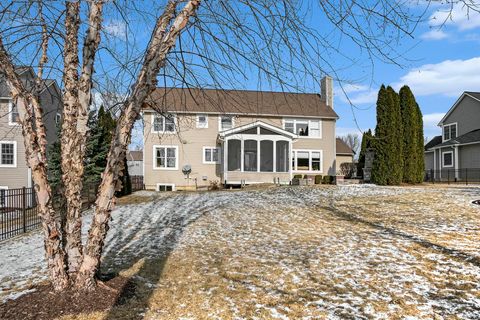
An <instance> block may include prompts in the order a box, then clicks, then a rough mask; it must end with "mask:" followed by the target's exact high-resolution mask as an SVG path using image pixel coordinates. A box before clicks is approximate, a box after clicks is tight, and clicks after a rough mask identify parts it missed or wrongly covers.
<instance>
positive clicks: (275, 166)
mask: <svg viewBox="0 0 480 320" xmlns="http://www.w3.org/2000/svg"><path fill="white" fill-rule="evenodd" d="M272 142H273V172H277V141H272Z"/></svg>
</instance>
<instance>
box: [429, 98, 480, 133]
mask: <svg viewBox="0 0 480 320" xmlns="http://www.w3.org/2000/svg"><path fill="white" fill-rule="evenodd" d="M465 97H470V98H472V99H474V100H476V101H478V102H480V92H472V91H465V92H463V93H462V95H461V96H460V98H458V99H457V101H455V103H454V104H453V106H452V107H451V108H450V110H448V112H447V113H446V114H445V116H443V118H442V120H440V122H439V123H438V126H442V125H443V123H444V122H445V120H446V119H447V118H448V117H449V116H450V115H451V114H452V112H453V110H455V109H456V108H457V107H458V106H459V105H460V104H461V102H462V101H463V99H464V98H465Z"/></svg>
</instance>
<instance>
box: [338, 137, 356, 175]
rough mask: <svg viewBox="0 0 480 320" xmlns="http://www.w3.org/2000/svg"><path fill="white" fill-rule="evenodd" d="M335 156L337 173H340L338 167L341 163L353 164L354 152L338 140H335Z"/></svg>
mask: <svg viewBox="0 0 480 320" xmlns="http://www.w3.org/2000/svg"><path fill="white" fill-rule="evenodd" d="M335 143H336V148H335V150H336V156H337V161H336V164H337V173H339V172H341V169H340V166H341V165H342V163H353V157H354V155H355V152H354V151H353V150H352V148H350V147H349V146H348V145H347V144H346V143H345V141H343V140H342V139H340V138H336V141H335Z"/></svg>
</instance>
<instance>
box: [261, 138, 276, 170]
mask: <svg viewBox="0 0 480 320" xmlns="http://www.w3.org/2000/svg"><path fill="white" fill-rule="evenodd" d="M260 171H261V172H273V141H270V140H263V141H260Z"/></svg>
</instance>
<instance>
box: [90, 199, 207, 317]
mask: <svg viewBox="0 0 480 320" xmlns="http://www.w3.org/2000/svg"><path fill="white" fill-rule="evenodd" d="M206 199H207V198H206V197H205V196H202V195H200V194H180V195H173V196H171V197H161V198H159V199H156V200H155V201H153V202H151V203H149V204H148V205H145V206H144V207H143V209H142V214H141V217H139V218H138V219H133V222H132V219H131V216H128V215H126V214H125V213H124V214H123V215H121V216H119V217H118V219H119V221H115V227H116V228H117V229H118V230H117V232H115V234H114V235H113V238H112V240H113V241H112V243H113V244H112V245H110V246H109V247H108V248H106V249H107V252H106V253H105V255H104V260H103V263H102V270H101V271H100V272H101V274H100V275H99V278H100V279H101V280H103V281H106V280H108V279H111V278H114V277H116V276H118V275H119V272H120V271H121V270H124V271H123V272H121V275H122V276H126V277H128V280H127V281H126V283H125V285H124V286H123V288H122V289H121V292H120V293H119V294H118V297H117V299H116V301H115V304H114V305H113V306H112V308H111V309H110V310H109V311H108V314H107V316H106V317H105V318H104V319H111V320H113V319H143V317H144V314H145V312H146V310H147V309H148V302H149V300H150V298H151V296H152V294H153V292H154V291H155V289H156V286H157V284H158V283H159V282H160V281H161V277H162V274H163V271H164V267H165V265H166V263H167V261H168V258H169V256H170V254H171V253H172V251H173V250H174V249H175V247H176V245H177V243H178V241H179V239H180V237H181V236H182V234H183V233H184V231H185V230H186V228H187V227H188V226H189V225H190V224H192V223H193V222H195V221H196V220H197V219H198V218H200V217H201V216H202V215H203V214H205V213H206V212H208V211H209V209H211V207H210V208H209V206H208V204H207V203H206V202H205V201H206ZM185 203H187V205H180V204H185ZM131 208H132V212H130V213H129V214H130V215H134V214H138V212H136V211H138V209H137V207H136V206H135V205H134V206H131ZM124 210H125V208H124ZM114 219H115V216H114ZM139 220H140V221H139ZM126 269H129V270H127V271H125V270H126ZM124 273H126V275H125V274H124Z"/></svg>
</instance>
